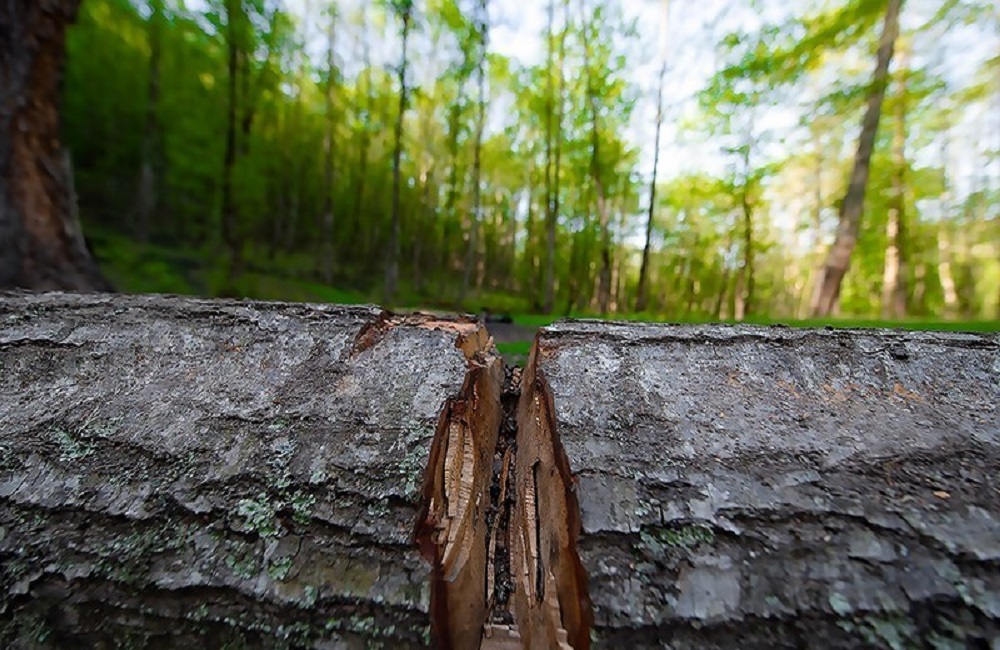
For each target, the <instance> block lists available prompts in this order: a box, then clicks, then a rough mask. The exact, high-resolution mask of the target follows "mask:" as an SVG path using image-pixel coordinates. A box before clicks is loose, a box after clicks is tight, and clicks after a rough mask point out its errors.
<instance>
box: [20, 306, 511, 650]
mask: <svg viewBox="0 0 1000 650" xmlns="http://www.w3.org/2000/svg"><path fill="white" fill-rule="evenodd" d="M484 334H485V331H484V330H482V329H481V328H480V327H479V326H478V325H477V324H475V323H474V322H469V321H461V320H458V321H435V320H433V319H431V318H429V317H413V318H391V317H389V316H388V315H387V314H384V313H383V312H381V310H379V309H376V308H370V307H336V306H329V307H326V306H302V305H288V304H266V303H257V304H241V303H234V302H212V301H202V300H181V299H172V298H157V297H126V296H113V297H112V296H108V297H101V298H99V297H89V296H68V295H60V294H53V295H38V296H15V297H7V298H0V422H2V425H0V646H2V647H15V648H16V647H37V646H46V647H83V646H86V647H177V648H181V647H187V648H197V647H206V648H211V647H215V648H218V647H244V646H250V647H280V646H294V647H299V646H304V645H308V646H315V645H325V646H326V647H356V646H363V645H365V644H369V645H370V644H372V643H378V642H381V643H383V644H385V645H386V646H387V647H425V646H427V645H428V644H429V642H430V629H429V623H430V618H429V604H430V601H429V581H428V578H427V575H428V568H427V565H426V563H425V562H424V561H423V560H422V559H421V558H420V555H419V553H418V551H417V550H416V548H415V547H414V545H413V543H412V533H413V527H414V523H415V521H416V519H417V512H418V509H419V507H420V501H421V485H422V482H423V478H422V477H423V473H424V469H425V467H426V465H427V461H428V454H429V450H430V448H431V441H432V438H433V436H434V429H435V426H436V424H437V421H438V416H439V411H440V410H441V408H442V406H443V405H444V403H445V401H446V400H447V399H449V398H454V397H460V396H462V395H463V392H464V391H465V390H466V387H465V382H466V376H467V374H468V370H469V368H470V367H471V366H473V365H477V366H485V367H490V368H492V367H495V366H496V365H497V364H498V363H499V362H498V361H497V360H496V359H495V358H492V357H490V356H489V348H490V347H491V344H490V343H489V342H488V341H487V340H486V338H485V337H484V336H483V335H484ZM457 343H458V344H460V345H461V347H457V346H456V344H457ZM129 644H131V645H129ZM344 644H346V645H344Z"/></svg>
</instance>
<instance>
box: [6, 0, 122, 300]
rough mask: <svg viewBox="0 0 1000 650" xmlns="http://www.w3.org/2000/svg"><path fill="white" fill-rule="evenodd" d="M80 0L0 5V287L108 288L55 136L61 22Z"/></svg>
mask: <svg viewBox="0 0 1000 650" xmlns="http://www.w3.org/2000/svg"><path fill="white" fill-rule="evenodd" d="M79 6H80V1H79V0H58V1H57V0H47V1H45V2H39V1H37V0H7V1H6V2H2V3H0V25H3V28H2V32H3V34H2V36H0V289H9V288H15V287H21V288H26V289H64V290H71V291H110V290H111V285H110V284H109V283H108V281H107V280H106V279H105V278H104V276H103V275H102V274H101V271H100V269H99V268H98V266H97V264H96V262H95V261H94V259H93V257H92V256H91V253H90V251H89V250H88V248H87V244H86V241H85V240H84V237H83V232H82V231H81V229H80V223H79V220H78V218H77V213H76V196H75V193H74V192H73V191H72V189H71V187H72V167H71V165H70V163H69V160H70V158H69V155H68V153H67V152H66V151H65V150H64V149H63V146H62V142H61V141H60V138H59V93H60V90H61V85H62V76H63V65H64V62H65V58H66V28H67V27H68V26H69V25H70V24H71V23H72V22H73V21H74V20H75V18H76V14H77V10H78V9H79Z"/></svg>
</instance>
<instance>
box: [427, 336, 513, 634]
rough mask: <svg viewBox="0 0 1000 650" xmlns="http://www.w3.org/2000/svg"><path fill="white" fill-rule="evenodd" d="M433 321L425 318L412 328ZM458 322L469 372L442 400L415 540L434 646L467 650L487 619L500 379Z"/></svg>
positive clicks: (484, 345) (497, 362) (491, 359)
mask: <svg viewBox="0 0 1000 650" xmlns="http://www.w3.org/2000/svg"><path fill="white" fill-rule="evenodd" d="M440 324H441V323H440V322H439V321H433V320H430V319H428V320H427V321H426V322H424V323H419V325H420V326H427V327H437V326H439V325H440ZM449 325H454V324H449ZM460 325H461V328H460V331H458V333H459V337H458V342H457V344H456V345H457V346H458V347H459V348H460V349H462V350H463V352H464V353H465V355H466V358H467V359H468V360H469V373H468V374H467V376H466V380H465V384H464V386H463V388H462V392H461V394H460V395H459V396H457V397H454V398H452V399H450V400H449V401H448V402H447V404H446V405H445V407H444V408H443V409H442V412H441V417H440V419H439V421H438V428H437V433H436V435H435V437H434V442H433V445H432V447H431V453H430V459H429V462H428V469H427V473H426V475H425V482H424V508H423V510H422V511H421V513H420V517H419V520H418V523H417V530H416V539H417V542H418V544H419V546H420V549H421V552H422V553H423V555H424V557H425V558H426V559H427V560H428V562H430V563H431V610H432V625H433V632H434V636H435V644H436V646H437V647H440V648H456V649H464V648H470V649H475V648H479V646H480V641H481V638H482V634H483V626H484V624H485V622H486V618H487V614H488V598H487V586H486V585H487V556H488V547H489V544H488V539H489V530H488V526H487V521H486V517H487V511H488V508H487V506H488V504H489V503H490V487H491V483H492V479H493V456H494V451H495V449H496V446H497V436H498V433H499V431H500V424H501V416H502V413H501V406H500V393H501V390H502V387H503V378H504V375H503V361H502V360H501V359H500V358H499V356H497V355H496V351H495V349H494V347H493V342H492V340H491V339H490V338H489V335H488V334H487V333H486V332H485V330H484V329H483V328H481V327H478V326H474V325H473V326H472V327H471V328H466V327H464V325H465V324H460Z"/></svg>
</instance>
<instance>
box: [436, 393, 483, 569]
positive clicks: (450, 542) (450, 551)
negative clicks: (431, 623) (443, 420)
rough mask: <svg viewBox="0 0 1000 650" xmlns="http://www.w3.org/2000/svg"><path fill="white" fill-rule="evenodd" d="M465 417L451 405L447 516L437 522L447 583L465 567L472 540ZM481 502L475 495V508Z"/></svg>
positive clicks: (471, 461) (472, 464) (471, 469)
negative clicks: (443, 540) (443, 541)
mask: <svg viewBox="0 0 1000 650" xmlns="http://www.w3.org/2000/svg"><path fill="white" fill-rule="evenodd" d="M464 416H465V405H464V404H462V403H458V404H455V405H453V407H452V416H451V422H450V423H449V424H448V440H447V446H448V449H447V452H446V453H445V463H444V482H445V494H444V498H445V503H446V505H447V513H448V516H447V517H445V519H444V520H443V521H442V522H441V523H440V524H439V540H440V539H441V538H442V537H444V538H445V539H446V541H445V547H444V559H443V561H442V568H443V570H444V577H445V580H447V581H448V582H453V581H454V580H455V577H456V576H457V575H458V572H459V571H461V570H462V568H463V567H464V566H465V563H466V561H468V559H469V553H470V551H471V550H472V545H473V543H474V542H475V538H474V536H473V535H472V534H471V531H470V528H471V527H472V525H473V522H472V514H473V510H470V508H469V504H470V503H471V502H472V492H473V487H474V482H475V481H474V478H475V474H476V469H477V467H476V453H475V449H474V448H473V444H474V443H473V440H472V430H471V427H470V426H469V424H468V422H467V421H466V419H465V417H464ZM481 501H482V494H481V493H480V494H477V495H476V509H477V510H478V508H479V506H480V504H481ZM438 543H439V544H440V541H439V542H438Z"/></svg>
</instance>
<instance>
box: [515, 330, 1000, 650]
mask: <svg viewBox="0 0 1000 650" xmlns="http://www.w3.org/2000/svg"><path fill="white" fill-rule="evenodd" d="M998 355H1000V337H998V336H997V335H995V334H993V335H973V334H952V333H947V334H946V333H916V332H882V331H864V332H862V331H853V332H852V331H826V330H811V331H810V330H793V329H785V328H760V327H749V326H736V327H719V326H716V327H683V326H653V325H634V324H610V323H596V322H589V323H588V322H580V323H568V324H560V325H556V326H554V327H552V328H550V329H548V330H543V331H542V333H541V334H540V336H539V338H538V340H537V342H536V349H535V351H534V354H533V358H532V360H531V361H529V369H528V370H527V371H526V373H528V374H531V373H533V374H534V375H535V376H536V377H539V378H540V379H541V380H542V381H541V382H540V385H544V386H545V387H546V391H547V392H548V393H549V394H550V395H551V397H552V399H553V403H554V411H553V417H552V426H554V427H556V429H557V432H558V436H559V438H560V439H561V443H562V447H563V448H564V449H565V454H566V456H567V457H568V458H569V463H570V469H571V470H572V472H573V473H574V475H575V479H574V482H573V483H572V487H571V490H572V493H573V494H574V495H575V496H576V497H577V498H578V499H579V513H580V523H581V529H580V533H579V542H578V551H579V555H580V559H581V561H582V566H583V569H584V570H585V571H586V573H587V574H588V576H589V595H590V599H591V601H592V606H593V618H594V631H593V638H594V639H595V646H599V647H608V648H647V647H648V648H652V647H666V646H669V647H672V648H758V647H759V648H765V647H766V648H795V647H824V648H849V647H851V648H856V647H922V645H923V644H930V645H931V646H934V647H980V645H981V647H986V646H987V645H988V643H989V642H990V640H994V641H995V639H997V638H998V635H1000V609H998V608H997V602H998V597H1000V563H998V560H1000V542H998V540H1000V500H998V498H997V497H998V494H1000V481H998V477H997V473H996V468H997V467H998V466H1000V407H998V404H1000V366H998V359H1000V356H998ZM524 390H530V387H529V386H525V388H524ZM523 399H524V398H523V397H522V400H523ZM543 421H544V420H543ZM519 435H520V436H522V438H523V437H525V436H526V434H525V432H524V431H521V432H520V433H519ZM522 445H523V443H520V442H519V447H518V449H519V452H518V453H520V449H521V446H522ZM546 471H548V468H546V467H544V466H543V467H542V473H545V472H546ZM546 517H549V518H550V519H551V513H542V521H543V522H544V521H546Z"/></svg>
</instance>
